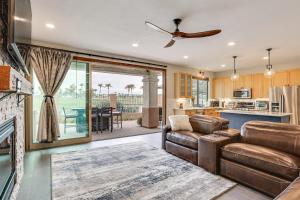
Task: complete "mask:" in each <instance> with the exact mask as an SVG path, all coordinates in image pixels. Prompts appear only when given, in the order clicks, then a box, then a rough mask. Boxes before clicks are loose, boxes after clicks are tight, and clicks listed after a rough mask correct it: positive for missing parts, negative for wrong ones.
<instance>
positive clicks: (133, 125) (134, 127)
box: [92, 120, 161, 141]
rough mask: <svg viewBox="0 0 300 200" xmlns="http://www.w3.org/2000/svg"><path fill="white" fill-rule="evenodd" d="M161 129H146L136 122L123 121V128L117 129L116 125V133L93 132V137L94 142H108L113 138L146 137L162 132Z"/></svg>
mask: <svg viewBox="0 0 300 200" xmlns="http://www.w3.org/2000/svg"><path fill="white" fill-rule="evenodd" d="M160 131H161V129H160V127H157V128H144V127H141V126H139V125H138V124H137V122H136V120H130V121H123V128H121V127H119V128H118V127H117V125H114V131H113V132H110V131H109V130H107V131H103V132H102V133H100V131H99V132H98V133H97V132H93V134H92V137H93V141H96V140H107V139H113V138H121V137H129V136H136V135H145V134H150V133H157V132H160Z"/></svg>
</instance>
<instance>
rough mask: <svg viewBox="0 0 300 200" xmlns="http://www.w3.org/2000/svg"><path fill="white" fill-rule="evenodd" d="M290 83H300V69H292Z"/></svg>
mask: <svg viewBox="0 0 300 200" xmlns="http://www.w3.org/2000/svg"><path fill="white" fill-rule="evenodd" d="M290 85H300V69H295V70H291V71H290Z"/></svg>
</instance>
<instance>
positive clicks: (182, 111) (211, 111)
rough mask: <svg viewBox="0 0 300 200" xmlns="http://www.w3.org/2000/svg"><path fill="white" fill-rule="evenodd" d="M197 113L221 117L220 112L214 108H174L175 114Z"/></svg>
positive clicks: (189, 114)
mask: <svg viewBox="0 0 300 200" xmlns="http://www.w3.org/2000/svg"><path fill="white" fill-rule="evenodd" d="M195 114H199V115H210V116H215V117H220V113H219V112H217V110H216V109H214V108H201V109H174V115H188V116H192V115H195Z"/></svg>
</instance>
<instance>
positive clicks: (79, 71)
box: [31, 61, 90, 146]
mask: <svg viewBox="0 0 300 200" xmlns="http://www.w3.org/2000/svg"><path fill="white" fill-rule="evenodd" d="M89 79H90V77H89V65H88V63H84V62H77V61H74V62H72V63H71V66H70V69H69V71H68V72H67V74H66V76H65V79H64V80H63V83H62V84H61V86H60V88H59V90H58V91H57V93H56V94H55V96H54V100H55V103H56V109H57V116H58V123H59V131H60V137H59V139H58V141H56V142H55V143H56V144H58V145H59V146H60V145H64V144H70V143H72V141H74V142H75V141H77V142H75V143H78V142H80V140H81V139H84V138H85V140H86V139H87V138H88V137H89V109H88V108H89V82H90V81H89ZM32 82H33V90H34V91H33V96H32V124H31V127H32V129H31V132H32V134H31V136H32V137H31V138H32V141H31V142H32V144H39V141H38V140H37V138H38V137H37V134H38V133H37V130H38V124H39V114H40V108H41V103H42V101H43V95H44V94H43V91H42V89H41V87H40V84H39V82H38V80H37V78H36V75H35V73H34V72H33V81H32ZM40 145H43V144H40ZM40 145H38V146H40ZM33 146H34V145H33ZM47 146H51V144H47Z"/></svg>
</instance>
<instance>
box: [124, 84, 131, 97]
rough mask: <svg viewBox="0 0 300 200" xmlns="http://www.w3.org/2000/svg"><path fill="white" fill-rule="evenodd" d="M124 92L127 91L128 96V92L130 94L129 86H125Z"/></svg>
mask: <svg viewBox="0 0 300 200" xmlns="http://www.w3.org/2000/svg"><path fill="white" fill-rule="evenodd" d="M125 90H127V91H128V95H129V92H130V84H128V85H126V86H125Z"/></svg>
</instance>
